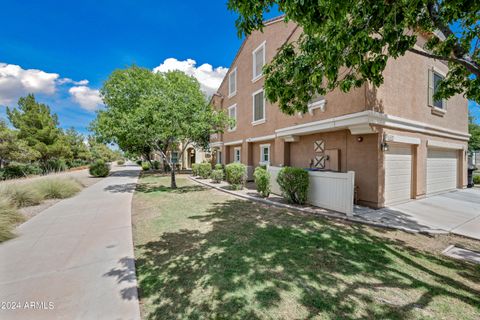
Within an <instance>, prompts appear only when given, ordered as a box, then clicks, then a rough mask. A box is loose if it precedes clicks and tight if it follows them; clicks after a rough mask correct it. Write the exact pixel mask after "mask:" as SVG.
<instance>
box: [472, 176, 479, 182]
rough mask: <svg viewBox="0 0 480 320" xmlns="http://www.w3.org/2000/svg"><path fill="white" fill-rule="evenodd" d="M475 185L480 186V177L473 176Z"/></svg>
mask: <svg viewBox="0 0 480 320" xmlns="http://www.w3.org/2000/svg"><path fill="white" fill-rule="evenodd" d="M473 183H474V184H480V175H474V176H473Z"/></svg>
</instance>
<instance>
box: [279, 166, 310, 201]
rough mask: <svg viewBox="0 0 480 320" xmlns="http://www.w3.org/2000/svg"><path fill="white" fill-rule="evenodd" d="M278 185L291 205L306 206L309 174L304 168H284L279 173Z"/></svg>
mask: <svg viewBox="0 0 480 320" xmlns="http://www.w3.org/2000/svg"><path fill="white" fill-rule="evenodd" d="M277 182H278V185H279V186H280V190H282V194H283V196H284V197H285V199H287V201H288V202H289V203H296V204H304V203H305V202H306V201H307V194H308V172H307V171H306V170H304V169H302V168H293V167H284V168H283V169H282V170H280V172H279V173H278V177H277Z"/></svg>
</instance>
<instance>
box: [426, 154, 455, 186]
mask: <svg viewBox="0 0 480 320" xmlns="http://www.w3.org/2000/svg"><path fill="white" fill-rule="evenodd" d="M457 168H458V154H457V150H449V149H428V157H427V194H434V193H438V192H443V191H448V190H453V189H455V188H456V187H457V170H458V169H457Z"/></svg>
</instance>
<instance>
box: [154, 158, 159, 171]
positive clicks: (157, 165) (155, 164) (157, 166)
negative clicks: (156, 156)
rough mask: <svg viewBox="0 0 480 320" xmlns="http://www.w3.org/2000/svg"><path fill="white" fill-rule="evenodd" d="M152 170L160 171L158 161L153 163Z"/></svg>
mask: <svg viewBox="0 0 480 320" xmlns="http://www.w3.org/2000/svg"><path fill="white" fill-rule="evenodd" d="M153 169H155V170H158V169H160V161H158V160H155V161H153Z"/></svg>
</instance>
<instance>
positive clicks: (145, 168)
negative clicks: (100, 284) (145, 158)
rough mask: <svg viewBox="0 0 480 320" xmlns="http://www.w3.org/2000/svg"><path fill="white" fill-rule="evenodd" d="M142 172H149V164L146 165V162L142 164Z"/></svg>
mask: <svg viewBox="0 0 480 320" xmlns="http://www.w3.org/2000/svg"><path fill="white" fill-rule="evenodd" d="M142 170H143V171H148V170H150V163H148V162H142Z"/></svg>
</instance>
